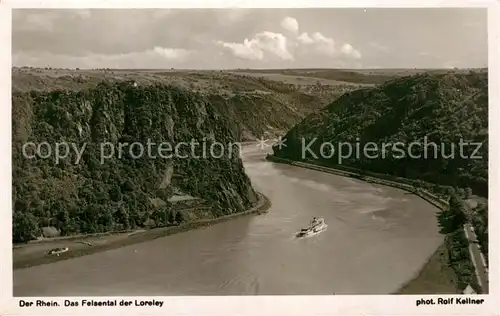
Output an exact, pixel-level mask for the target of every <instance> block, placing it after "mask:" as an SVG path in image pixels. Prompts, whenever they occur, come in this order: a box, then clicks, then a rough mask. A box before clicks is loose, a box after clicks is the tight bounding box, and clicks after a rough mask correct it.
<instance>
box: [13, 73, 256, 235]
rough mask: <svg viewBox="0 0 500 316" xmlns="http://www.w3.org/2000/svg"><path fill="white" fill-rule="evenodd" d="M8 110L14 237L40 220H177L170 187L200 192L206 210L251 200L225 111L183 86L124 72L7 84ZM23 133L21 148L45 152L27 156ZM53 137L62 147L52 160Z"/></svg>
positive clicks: (119, 225) (82, 223)
mask: <svg viewBox="0 0 500 316" xmlns="http://www.w3.org/2000/svg"><path fill="white" fill-rule="evenodd" d="M12 112H13V121H12V122H13V126H12V129H13V130H12V132H13V145H12V149H13V153H12V158H13V205H14V232H13V234H14V236H13V237H14V240H15V241H24V240H26V239H29V238H31V237H32V235H37V234H38V232H39V227H43V226H56V227H57V228H60V229H61V230H62V232H63V234H71V233H78V232H82V233H87V232H100V231H107V230H113V229H123V228H131V227H137V226H143V225H144V223H145V222H148V221H149V220H150V219H156V221H157V222H163V224H168V223H172V222H180V221H183V220H184V219H183V217H182V214H180V215H179V214H173V213H172V212H173V211H172V206H171V204H170V203H169V202H168V200H169V198H171V197H172V195H173V194H174V192H177V194H186V195H190V196H193V197H196V198H199V199H202V200H203V201H205V205H208V206H209V208H210V212H211V217H217V216H221V215H224V214H229V213H233V212H240V211H243V210H245V209H247V208H249V207H250V206H252V205H253V204H254V203H255V202H256V199H257V197H256V194H255V192H254V190H253V189H252V186H251V183H250V180H249V178H248V177H247V175H246V174H245V172H244V169H243V164H242V161H241V159H240V157H239V150H238V147H237V146H236V145H233V144H235V143H236V142H237V139H236V138H235V137H236V135H235V133H234V131H232V130H231V128H230V124H229V122H228V119H227V117H226V116H225V115H224V114H223V113H220V112H218V111H217V109H216V108H215V107H214V106H213V105H212V104H210V103H208V102H207V101H206V99H204V98H203V97H201V96H199V95H197V94H193V93H189V92H187V91H185V90H184V89H180V88H174V87H171V86H165V85H149V86H139V87H137V86H134V85H132V84H130V83H124V82H122V83H112V84H110V83H103V84H100V85H98V86H97V87H96V88H92V89H88V90H82V91H68V90H61V91H52V92H34V91H32V92H29V93H14V94H13V107H12ZM196 142H198V144H196ZM214 142H217V143H220V144H221V145H217V146H214V147H213V149H212V152H211V151H210V148H211V144H213V143H214ZM27 143H31V144H29V146H27V147H24V151H25V153H27V154H28V155H30V156H32V155H35V154H36V153H35V152H34V149H35V146H34V145H40V144H42V143H46V144H48V145H50V149H51V151H52V152H51V155H48V158H46V159H42V158H40V157H35V158H27V157H26V156H25V154H24V153H23V145H25V144H27ZM58 143H59V144H60V145H59V150H60V155H63V156H64V154H65V153H66V150H67V149H69V152H68V154H67V155H65V157H64V158H61V159H60V160H59V161H56V159H55V152H54V151H55V149H56V146H57V144H58ZM181 143H184V144H182V145H181ZM33 144H34V145H33ZM65 144H67V145H68V146H69V147H65ZM120 144H121V148H120ZM132 144H134V145H132ZM161 144H162V145H161ZM193 144H194V145H193ZM203 144H205V145H204V146H203ZM160 145H161V146H160ZM83 146H85V147H83ZM176 146H177V147H176ZM141 147H142V149H143V153H142V154H141ZM221 147H223V149H224V151H223V152H221ZM40 148H41V149H42V152H43V153H42V154H44V153H46V150H47V148H48V146H47V145H42V146H41V147H40ZM160 148H162V150H160ZM176 148H178V150H177V151H176ZM192 148H194V150H193V149H192ZM77 150H78V151H80V152H81V155H80V154H79V153H77ZM212 154H213V155H212ZM79 156H81V157H79ZM219 156H221V157H219ZM78 159H80V160H79V161H78ZM179 192H180V193H179ZM158 201H160V203H158ZM158 205H159V206H158Z"/></svg>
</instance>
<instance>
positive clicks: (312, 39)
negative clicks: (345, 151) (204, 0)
mask: <svg viewBox="0 0 500 316" xmlns="http://www.w3.org/2000/svg"><path fill="white" fill-rule="evenodd" d="M12 61H13V65H14V66H33V67H47V66H49V67H53V68H77V67H78V68H154V69H169V68H189V69H228V68H452V67H457V68H475V67H487V63H488V44H487V12H486V9H470V8H456V9H450V8H443V9H422V8H421V9H376V8H368V9H359V8H356V9H354V8H353V9H350V8H347V9H345V8H342V9H340V8H337V9H335V8H333V9H325V8H321V9H157V10H153V9H128V10H127V9H122V10H117V9H78V10H74V9H73V10H70V9H57V10H48V9H37V10H33V9H29V10H28V9H15V10H13V17H12Z"/></svg>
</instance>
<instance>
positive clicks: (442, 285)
mask: <svg viewBox="0 0 500 316" xmlns="http://www.w3.org/2000/svg"><path fill="white" fill-rule="evenodd" d="M447 258H448V250H447V249H446V246H445V245H444V244H441V245H440V246H439V248H438V249H437V250H436V251H435V252H434V253H433V254H432V256H431V257H430V258H429V260H428V261H427V262H426V263H425V265H424V266H423V268H422V270H420V271H419V273H418V275H417V276H416V277H415V278H413V279H411V280H409V281H408V282H406V283H405V284H404V285H403V286H401V287H400V288H399V290H397V291H396V292H394V293H393V294H403V295H414V294H436V293H439V294H461V292H460V291H459V290H458V281H457V279H456V277H455V273H454V271H453V269H452V268H451V267H450V266H449V264H448V259H447Z"/></svg>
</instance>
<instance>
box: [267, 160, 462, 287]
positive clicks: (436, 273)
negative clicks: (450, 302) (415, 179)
mask: <svg viewBox="0 0 500 316" xmlns="http://www.w3.org/2000/svg"><path fill="white" fill-rule="evenodd" d="M266 159H267V160H269V161H272V162H277V163H285V164H290V165H293V166H297V167H301V168H307V169H311V170H316V171H321V172H326V173H331V174H335V175H338V176H342V177H351V178H356V179H359V180H362V181H366V182H370V183H377V184H381V185H385V186H390V187H394V188H397V189H401V190H404V191H407V192H410V193H412V194H415V195H418V196H419V197H421V198H422V199H424V200H426V201H427V202H429V203H431V204H432V205H434V206H435V207H437V208H439V209H441V210H443V209H446V208H448V207H449V204H448V201H445V200H443V199H441V198H439V197H437V196H436V195H434V194H432V193H430V192H428V191H426V190H424V189H421V188H416V187H414V186H412V185H410V184H408V183H407V181H404V180H405V179H402V182H397V181H394V179H393V180H392V181H391V180H388V179H387V177H385V176H383V175H381V177H377V174H376V173H369V175H368V174H367V173H364V174H362V173H361V172H355V169H354V168H351V170H342V169H335V168H331V167H325V166H320V165H315V164H312V163H305V162H299V161H292V160H288V159H284V158H279V157H275V156H272V155H268V156H267V157H266ZM346 169H347V168H346ZM393 178H395V179H396V180H399V178H396V177H393ZM436 293H440V294H458V293H461V290H460V289H459V282H458V280H457V279H456V276H455V273H454V271H453V269H452V268H451V267H450V265H449V262H448V250H447V249H446V246H445V244H444V243H443V244H441V245H440V246H439V247H438V249H436V251H435V252H434V253H433V254H432V256H431V257H430V258H429V260H428V261H427V263H425V265H424V266H423V267H422V269H421V270H420V271H419V273H418V275H416V276H415V277H414V278H413V279H410V280H409V281H408V282H407V283H405V284H404V285H403V286H401V287H400V288H399V290H397V291H396V292H394V293H393V294H436Z"/></svg>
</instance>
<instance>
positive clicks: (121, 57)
mask: <svg viewBox="0 0 500 316" xmlns="http://www.w3.org/2000/svg"><path fill="white" fill-rule="evenodd" d="M194 53H195V52H192V51H189V50H185V49H180V48H164V47H154V48H153V49H149V50H145V51H142V52H131V53H124V54H95V53H93V54H88V55H85V56H71V55H64V54H52V53H49V52H38V51H36V52H21V53H16V54H14V55H13V56H12V58H13V60H12V63H13V65H14V66H33V67H53V68H76V67H79V68H161V67H162V66H164V67H165V68H169V67H173V66H174V65H178V64H182V63H183V62H186V61H187V60H188V59H189V57H190V56H191V55H192V54H194Z"/></svg>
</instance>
